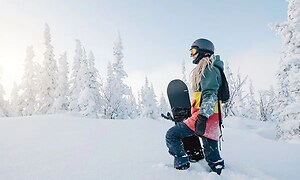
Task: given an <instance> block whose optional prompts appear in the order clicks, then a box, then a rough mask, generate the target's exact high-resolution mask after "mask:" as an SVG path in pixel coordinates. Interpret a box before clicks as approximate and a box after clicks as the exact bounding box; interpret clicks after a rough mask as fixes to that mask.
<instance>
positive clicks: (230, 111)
mask: <svg viewBox="0 0 300 180" xmlns="http://www.w3.org/2000/svg"><path fill="white" fill-rule="evenodd" d="M224 73H225V76H226V78H227V82H228V86H229V92H230V98H229V100H228V102H227V103H226V104H225V105H224V106H223V109H224V114H225V117H226V116H243V115H244V114H245V110H244V108H245V104H244V103H245V102H244V101H245V96H243V94H242V87H243V86H244V85H245V82H246V80H247V77H245V78H242V77H241V75H240V73H238V74H237V76H234V74H233V73H232V71H231V69H230V67H229V65H228V63H226V65H225V71H224Z"/></svg>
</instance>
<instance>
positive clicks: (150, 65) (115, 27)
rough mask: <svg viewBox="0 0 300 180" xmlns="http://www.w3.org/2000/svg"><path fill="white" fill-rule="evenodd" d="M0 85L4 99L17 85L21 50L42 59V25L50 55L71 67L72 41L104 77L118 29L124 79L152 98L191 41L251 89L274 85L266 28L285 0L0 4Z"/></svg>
mask: <svg viewBox="0 0 300 180" xmlns="http://www.w3.org/2000/svg"><path fill="white" fill-rule="evenodd" d="M0 4H1V5H0V67H1V72H2V76H1V77H2V78H1V80H0V82H1V83H2V85H3V86H4V88H5V90H6V91H7V92H6V93H7V94H9V93H10V92H9V91H10V88H11V86H12V84H13V81H17V82H20V80H19V79H20V77H21V73H22V71H23V61H24V59H25V56H26V47H27V46H29V45H33V47H34V51H35V54H36V56H35V59H34V60H35V61H38V62H42V60H43V53H44V50H45V49H44V48H45V47H44V44H43V43H44V38H43V33H44V27H45V23H47V24H48V25H49V26H50V31H51V35H52V45H53V46H54V48H55V49H54V53H55V55H56V58H58V56H59V55H60V54H62V53H63V52H64V51H67V53H68V60H69V62H70V63H72V62H73V56H74V50H75V39H79V40H80V41H81V42H82V44H83V46H84V47H85V48H86V50H87V51H90V50H92V51H93V52H94V54H95V59H96V66H97V68H98V69H99V71H100V74H101V75H102V76H103V77H104V78H105V75H106V67H107V62H108V61H110V60H112V58H113V57H112V45H113V41H114V40H115V39H116V37H117V34H118V32H120V34H121V38H122V42H123V46H124V51H123V53H124V59H123V61H124V65H125V70H126V71H127V73H128V75H129V77H128V79H127V82H128V83H129V84H130V85H131V86H132V88H133V90H134V91H137V90H139V89H140V87H141V86H142V85H143V83H144V79H145V76H146V75H147V76H148V78H149V81H150V82H152V83H153V85H154V88H155V90H156V93H157V95H158V96H160V93H161V92H165V89H166V86H167V83H168V81H170V80H171V79H174V78H181V63H182V61H185V62H186V66H187V73H189V72H190V71H191V69H192V67H193V65H192V64H191V59H190V57H189V51H188V50H189V48H190V45H191V43H192V42H193V41H194V40H196V39H197V38H201V37H204V38H208V39H210V40H211V41H213V42H214V44H215V46H216V53H217V54H220V55H221V58H222V59H223V60H224V61H226V62H228V63H229V64H230V65H231V67H232V70H233V72H234V73H236V72H237V71H238V69H239V70H240V72H241V74H242V75H244V76H245V75H248V76H249V78H251V79H252V80H253V84H254V86H255V88H256V90H258V89H268V88H269V86H270V85H271V84H274V83H275V82H276V81H275V80H274V77H275V76H274V74H275V72H276V70H277V68H278V61H279V59H280V52H281V51H282V43H281V40H280V38H279V37H278V36H276V33H275V32H274V31H272V30H271V29H270V28H269V26H268V24H269V23H276V22H283V21H285V20H286V14H287V2H286V1H285V0H251V1H241V0H222V1H221V0H190V1H184V0H177V1H175V0H143V1H141V0H0Z"/></svg>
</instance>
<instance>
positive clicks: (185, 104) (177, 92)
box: [162, 79, 204, 162]
mask: <svg viewBox="0 0 300 180" xmlns="http://www.w3.org/2000/svg"><path fill="white" fill-rule="evenodd" d="M167 96H168V99H169V103H170V106H171V112H172V115H171V113H169V112H168V113H167V115H164V114H162V117H164V118H166V119H169V120H172V121H174V122H175V124H176V123H178V122H182V121H183V120H184V119H187V118H189V117H190V116H191V101H190V96H189V90H188V87H187V86H186V84H185V83H184V82H183V81H181V80H179V79H175V80H172V81H171V82H170V83H169V84H168V87H167ZM182 142H183V145H184V149H185V151H186V153H187V155H188V156H189V159H190V162H197V161H199V160H201V159H203V158H204V155H203V151H202V146H201V143H200V139H199V137H198V136H196V135H194V136H189V137H185V138H183V139H182Z"/></svg>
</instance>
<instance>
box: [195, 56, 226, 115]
mask: <svg viewBox="0 0 300 180" xmlns="http://www.w3.org/2000/svg"><path fill="white" fill-rule="evenodd" d="M214 66H218V67H220V68H221V69H224V63H223V61H221V59H220V56H219V55H217V56H216V60H215V62H214ZM214 66H212V68H211V69H210V68H209V67H208V66H206V68H205V70H204V73H203V76H202V77H201V81H200V87H201V92H202V102H201V107H200V111H199V114H200V115H203V116H205V117H209V116H211V115H213V114H214V107H215V103H216V101H217V100H218V89H219V87H220V86H221V83H222V79H221V74H220V71H219V69H218V68H216V67H214Z"/></svg>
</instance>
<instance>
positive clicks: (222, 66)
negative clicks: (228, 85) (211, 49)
mask: <svg viewBox="0 0 300 180" xmlns="http://www.w3.org/2000/svg"><path fill="white" fill-rule="evenodd" d="M214 65H215V66H218V67H220V68H221V69H223V70H224V63H223V61H222V60H221V59H220V56H219V55H216V60H215V62H214Z"/></svg>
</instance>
